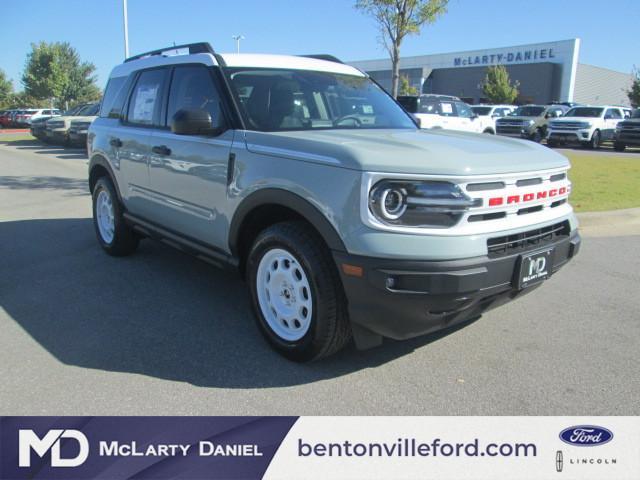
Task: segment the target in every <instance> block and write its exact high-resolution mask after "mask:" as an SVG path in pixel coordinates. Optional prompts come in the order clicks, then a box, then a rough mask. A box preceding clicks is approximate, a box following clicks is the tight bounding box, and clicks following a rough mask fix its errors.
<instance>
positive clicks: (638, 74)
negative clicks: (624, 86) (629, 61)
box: [627, 68, 640, 108]
mask: <svg viewBox="0 0 640 480" xmlns="http://www.w3.org/2000/svg"><path fill="white" fill-rule="evenodd" d="M627 96H628V97H629V101H630V102H631V105H633V106H634V107H635V108H638V107H640V70H638V69H637V68H634V69H633V83H631V88H630V89H629V90H627Z"/></svg>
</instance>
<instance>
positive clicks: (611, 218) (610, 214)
mask: <svg viewBox="0 0 640 480" xmlns="http://www.w3.org/2000/svg"><path fill="white" fill-rule="evenodd" d="M577 216H578V221H579V222H580V230H581V231H582V232H583V233H585V234H587V235H591V236H617V235H640V208H625V209H623V210H610V211H606V212H584V213H578V214H577Z"/></svg>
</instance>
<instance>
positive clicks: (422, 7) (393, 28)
mask: <svg viewBox="0 0 640 480" xmlns="http://www.w3.org/2000/svg"><path fill="white" fill-rule="evenodd" d="M448 4H449V0H357V1H356V8H357V9H359V10H362V11H363V12H365V13H366V14H367V15H370V16H371V17H373V18H374V20H375V21H376V23H377V24H378V28H379V30H380V35H381V41H382V45H383V46H384V47H385V48H386V49H387V51H388V52H389V57H390V58H391V72H392V75H391V94H392V95H393V96H394V97H397V96H398V86H399V83H400V47H401V46H402V41H403V40H404V38H405V37H406V36H407V35H419V34H420V29H421V28H422V27H423V26H425V25H427V24H431V23H433V22H435V21H436V19H437V18H438V17H439V16H440V15H442V14H444V13H445V12H446V11H447V5H448Z"/></svg>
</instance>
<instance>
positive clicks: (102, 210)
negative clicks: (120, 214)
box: [96, 190, 115, 244]
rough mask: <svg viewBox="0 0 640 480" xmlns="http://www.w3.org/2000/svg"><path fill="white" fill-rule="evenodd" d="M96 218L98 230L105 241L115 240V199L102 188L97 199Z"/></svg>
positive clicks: (108, 242)
mask: <svg viewBox="0 0 640 480" xmlns="http://www.w3.org/2000/svg"><path fill="white" fill-rule="evenodd" d="M96 220H97V224H98V231H99V232H100V236H101V237H102V240H103V241H104V243H107V244H110V243H111V242H113V237H114V233H115V219H114V213H113V201H112V200H111V195H109V192H108V191H106V190H101V191H100V193H99V194H98V199H97V201H96Z"/></svg>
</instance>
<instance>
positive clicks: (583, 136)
mask: <svg viewBox="0 0 640 480" xmlns="http://www.w3.org/2000/svg"><path fill="white" fill-rule="evenodd" d="M590 138H591V130H588V129H583V130H550V131H549V133H548V135H547V140H551V141H556V142H560V143H581V142H588V141H589V139H590Z"/></svg>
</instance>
